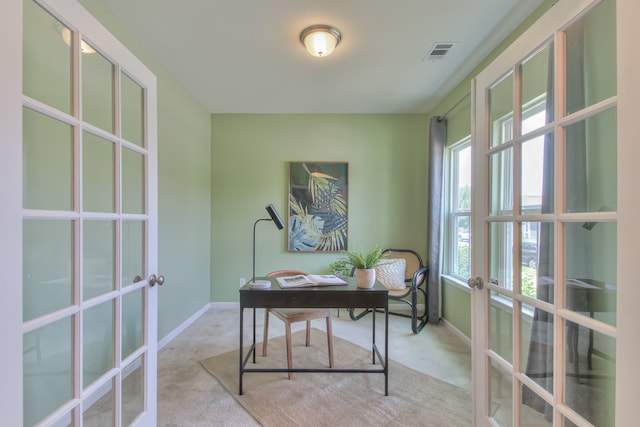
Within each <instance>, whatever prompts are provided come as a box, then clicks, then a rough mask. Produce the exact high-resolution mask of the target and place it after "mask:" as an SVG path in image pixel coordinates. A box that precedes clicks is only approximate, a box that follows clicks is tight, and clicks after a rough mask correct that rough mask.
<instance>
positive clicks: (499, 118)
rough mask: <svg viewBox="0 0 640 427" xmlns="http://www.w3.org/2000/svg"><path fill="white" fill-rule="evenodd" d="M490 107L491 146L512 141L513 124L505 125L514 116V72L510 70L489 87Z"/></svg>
mask: <svg viewBox="0 0 640 427" xmlns="http://www.w3.org/2000/svg"><path fill="white" fill-rule="evenodd" d="M489 109H490V113H489V114H490V117H489V119H490V122H489V123H491V126H490V132H491V134H490V135H489V141H490V147H497V146H498V145H500V144H502V143H504V142H506V141H510V140H511V139H512V138H513V126H512V125H505V122H506V121H507V120H508V119H512V118H513V73H512V72H510V73H509V74H507V75H506V76H505V77H504V78H503V79H502V80H500V81H499V82H498V83H497V84H496V85H494V86H493V87H491V88H490V89H489Z"/></svg>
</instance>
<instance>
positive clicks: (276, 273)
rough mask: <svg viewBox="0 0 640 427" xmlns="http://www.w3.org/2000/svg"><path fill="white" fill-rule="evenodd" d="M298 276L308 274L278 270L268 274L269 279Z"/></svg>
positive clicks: (298, 271)
mask: <svg viewBox="0 0 640 427" xmlns="http://www.w3.org/2000/svg"><path fill="white" fill-rule="evenodd" d="M298 274H304V275H305V276H306V274H307V273H305V272H304V271H300V270H276V271H272V272H271V273H268V274H267V277H284V276H297V275H298Z"/></svg>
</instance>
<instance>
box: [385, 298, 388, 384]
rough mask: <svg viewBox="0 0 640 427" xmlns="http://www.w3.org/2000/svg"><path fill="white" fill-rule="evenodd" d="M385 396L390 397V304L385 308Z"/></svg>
mask: <svg viewBox="0 0 640 427" xmlns="http://www.w3.org/2000/svg"><path fill="white" fill-rule="evenodd" d="M384 395H385V396H389V302H388V301H387V305H386V307H385V308H384Z"/></svg>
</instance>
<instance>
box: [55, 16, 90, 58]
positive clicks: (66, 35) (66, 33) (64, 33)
mask: <svg viewBox="0 0 640 427" xmlns="http://www.w3.org/2000/svg"><path fill="white" fill-rule="evenodd" d="M55 27H56V29H57V30H58V32H59V33H60V36H61V37H62V40H64V43H65V44H66V45H67V46H71V41H72V39H73V34H72V33H71V30H70V29H69V28H67V27H65V26H64V25H62V24H61V23H59V22H56V23H55ZM80 51H81V52H82V53H95V49H94V48H92V47H91V46H90V45H89V43H87V42H85V41H84V40H80Z"/></svg>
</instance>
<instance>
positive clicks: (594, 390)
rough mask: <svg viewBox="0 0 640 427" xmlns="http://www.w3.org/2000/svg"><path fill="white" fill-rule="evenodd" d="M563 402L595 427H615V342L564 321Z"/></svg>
mask: <svg viewBox="0 0 640 427" xmlns="http://www.w3.org/2000/svg"><path fill="white" fill-rule="evenodd" d="M566 323H567V341H566V346H567V352H566V358H565V366H566V369H565V371H566V373H565V388H564V397H563V400H564V402H565V403H566V404H567V406H569V407H570V408H571V409H573V410H574V411H576V412H577V413H578V414H580V415H581V416H582V417H584V418H585V419H586V420H588V421H589V422H590V423H592V424H593V425H595V426H602V427H605V426H613V425H615V418H614V409H615V357H616V351H615V350H616V344H615V339H613V338H611V337H608V336H606V335H603V334H600V333H598V332H596V331H593V330H591V329H588V328H586V327H583V326H578V325H577V324H575V323H572V322H569V321H567V322H566Z"/></svg>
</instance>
